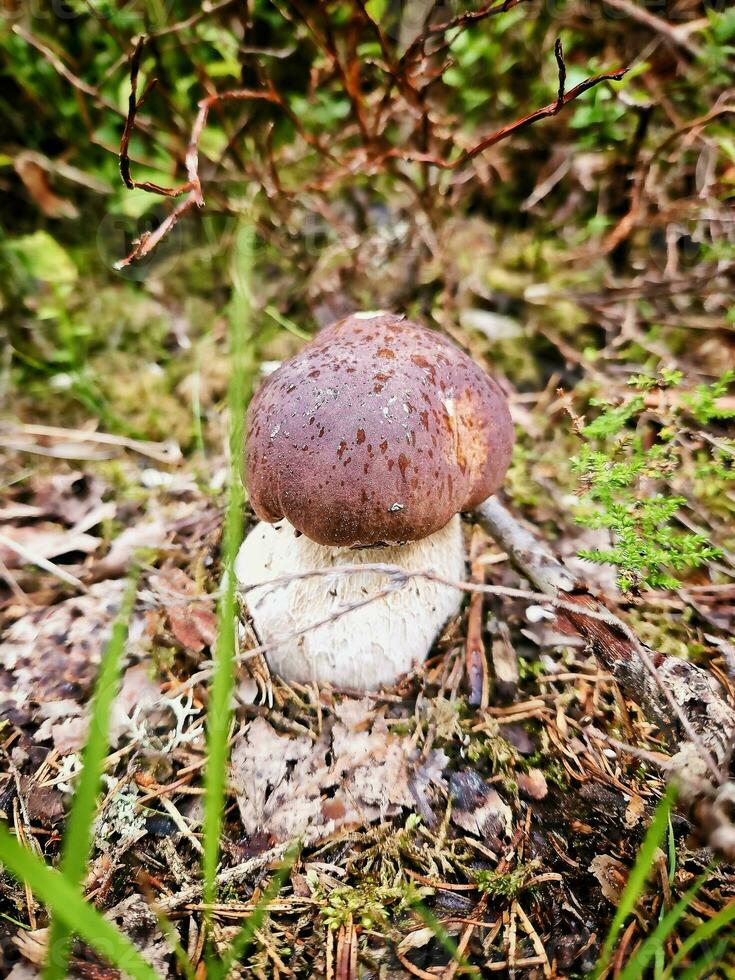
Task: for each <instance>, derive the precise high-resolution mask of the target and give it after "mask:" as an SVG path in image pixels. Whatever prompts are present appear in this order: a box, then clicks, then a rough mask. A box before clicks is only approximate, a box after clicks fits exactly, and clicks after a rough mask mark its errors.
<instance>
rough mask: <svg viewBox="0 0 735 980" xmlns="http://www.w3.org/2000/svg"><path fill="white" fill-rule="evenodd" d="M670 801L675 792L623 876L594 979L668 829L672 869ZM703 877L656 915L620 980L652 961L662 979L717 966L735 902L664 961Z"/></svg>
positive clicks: (632, 978) (633, 978)
mask: <svg viewBox="0 0 735 980" xmlns="http://www.w3.org/2000/svg"><path fill="white" fill-rule="evenodd" d="M674 802H675V791H674V790H672V789H671V788H670V789H669V790H668V792H667V793H666V795H665V796H664V798H663V799H662V800H661V802H660V803H659V805H658V807H657V808H656V812H655V813H654V815H653V820H652V821H651V824H650V826H649V828H648V830H647V832H646V836H645V837H644V839H643V843H642V844H641V847H640V849H639V851H638V856H637V857H636V861H635V864H634V865H633V868H632V870H631V872H630V874H629V876H628V881H627V884H626V886H625V888H624V890H623V894H622V895H621V897H620V901H619V902H618V907H617V910H616V912H615V916H614V918H613V922H612V925H611V926H610V931H609V932H608V935H607V938H606V939H605V942H604V943H603V946H602V949H601V951H600V956H599V959H598V961H597V965H596V967H595V971H594V974H593V975H594V977H595V978H599V977H602V976H603V975H604V974H605V972H606V970H607V969H608V967H609V966H610V963H611V961H612V958H613V954H614V951H615V944H616V941H617V938H618V935H619V934H620V932H621V930H622V928H623V926H624V924H625V922H626V920H627V919H628V917H629V916H630V915H631V914H633V912H634V910H635V907H636V905H637V903H638V901H639V899H640V897H641V895H642V894H643V891H644V889H645V887H646V881H647V879H648V877H649V874H650V871H651V867H652V866H653V858H654V854H655V852H656V850H657V848H659V847H660V846H661V845H662V843H663V840H664V836H665V835H666V833H667V831H668V834H669V865H670V867H671V868H673V866H674V861H675V854H676V852H675V847H674V841H673V831H672V827H671V810H672V807H673V805H674ZM708 873H709V871H705V872H704V873H703V874H702V875H701V876H700V877H699V878H698V879H697V880H696V881H695V882H694V884H693V885H692V886H691V887H690V888H689V889H688V891H687V892H685V894H684V895H682V897H681V898H680V899H679V901H678V902H677V903H676V904H675V905H673V906H672V907H671V908H670V909H669V911H668V912H666V913H665V914H662V915H661V916H659V920H658V925H657V926H656V928H655V929H654V930H653V931H652V932H651V933H650V934H649V936H648V937H647V938H646V939H645V940H644V942H643V943H642V944H641V945H640V946H639V947H638V948H637V949H636V951H635V953H634V954H633V955H632V956H631V957H630V958H629V959H628V961H627V963H625V965H624V967H623V969H622V970H621V972H620V973H619V974H617V975H618V976H619V977H620V980H642V978H643V977H644V976H647V975H648V974H647V970H648V969H649V967H650V965H651V963H652V961H653V962H654V963H655V965H656V970H655V975H656V977H661V978H664V980H668V978H669V977H672V976H685V975H686V976H691V977H700V976H705V975H708V974H707V972H706V967H707V966H708V965H712V963H713V962H716V959H717V957H719V956H722V955H723V954H724V952H725V950H726V948H727V946H728V943H729V939H728V930H729V928H730V924H731V923H732V922H733V920H735V902H733V903H730V904H729V905H726V906H725V907H724V908H723V909H721V910H720V911H719V912H718V913H717V914H716V915H714V916H712V918H710V919H707V920H706V921H705V922H704V923H702V924H701V925H700V926H698V927H697V928H696V929H695V930H694V932H692V933H691V935H689V936H688V937H687V938H686V939H685V940H684V942H682V943H681V945H680V946H679V948H678V951H677V952H676V954H675V955H674V957H673V958H672V959H670V960H669V962H668V963H667V962H666V959H665V949H666V943H667V940H668V939H669V938H670V937H671V936H672V935H673V933H674V930H675V929H676V927H677V925H678V924H679V922H680V921H681V920H682V919H683V918H684V916H685V915H687V914H688V913H689V912H690V911H691V907H692V902H693V901H694V899H695V898H696V896H697V893H698V892H699V890H700V888H701V887H702V885H703V884H704V883H705V881H706V880H707V876H708ZM715 939H717V940H718V942H717V943H716V944H715V946H714V947H712V948H710V949H705V952H704V953H703V955H702V956H701V957H700V959H699V960H697V961H696V962H695V963H694V964H693V965H692V966H691V968H690V969H689V970H688V971H687V972H686V973H684V972H681V973H677V972H675V971H676V970H677V968H678V967H680V965H681V964H682V963H683V962H684V961H685V959H686V958H687V956H688V955H689V954H690V953H691V952H693V951H695V950H697V948H698V947H700V946H702V945H703V944H705V943H708V942H709V941H711V940H715Z"/></svg>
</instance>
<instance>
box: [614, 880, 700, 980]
mask: <svg viewBox="0 0 735 980" xmlns="http://www.w3.org/2000/svg"><path fill="white" fill-rule="evenodd" d="M708 875H709V872H708V871H707V872H705V873H704V874H703V875H700V877H699V878H697V880H696V881H695V882H694V884H693V885H692V887H691V888H690V889H689V890H688V891H687V892H686V893H685V894H684V895H682V897H681V898H680V899H679V901H678V902H677V903H676V905H674V906H672V908H671V909H669V911H668V912H667V913H666V915H664V916H663V918H662V919H661V921H660V922H659V924H658V925H657V926H656V928H655V929H654V930H653V932H652V933H651V935H650V936H649V937H648V938H647V939H646V940H645V942H644V943H643V945H642V946H641V947H640V949H639V950H638V952H637V953H636V954H635V956H632V957H631V958H630V960H628V962H627V963H626V964H625V969H624V970H623V971H622V973H621V974H620V976H619V977H618V980H637V978H638V977H642V976H643V974H644V972H645V969H646V967H647V966H648V964H649V963H650V961H651V960H652V959H653V958H654V956H655V955H656V954H657V952H658V951H659V950H663V945H664V943H665V942H666V939H667V938H668V936H669V935H670V934H671V933H672V932H673V930H674V929H675V928H676V924H677V923H678V921H679V919H681V917H682V916H683V915H685V914H686V911H687V909H688V908H689V906H690V905H691V903H692V899H693V898H694V897H695V895H696V894H697V892H698V891H699V889H700V888H701V887H702V885H703V884H704V883H705V881H706V880H707V877H708Z"/></svg>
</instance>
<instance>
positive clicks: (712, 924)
mask: <svg viewBox="0 0 735 980" xmlns="http://www.w3.org/2000/svg"><path fill="white" fill-rule="evenodd" d="M733 921H735V902H731V903H730V904H729V905H726V906H725V908H724V909H720V911H719V912H718V913H717V914H716V915H713V916H712V918H711V919H707V921H706V922H703V923H702V925H701V926H698V928H696V929H695V930H694V932H693V933H692V934H691V936H687V938H686V939H685V940H684V942H683V943H682V944H681V946H680V947H679V949H678V950H677V953H676V956H675V957H674V958H673V959H672V961H671V962H670V963H669V965H668V967H667V969H666V974H665V976H666V977H667V978H668V977H671V976H674V970H675V969H676V968H677V967H678V966H679V964H680V963H681V961H682V960H683V959H685V958H686V957H687V956H688V955H689V953H691V951H692V950H693V949H696V947H697V946H699V944H700V943H706V942H707V940H709V939H712V938H713V937H714V936H716V935H717V933H718V932H720V930H722V929H724V928H725V927H726V926H729V925H730V923H731V922H733Z"/></svg>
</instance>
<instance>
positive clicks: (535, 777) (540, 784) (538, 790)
mask: <svg viewBox="0 0 735 980" xmlns="http://www.w3.org/2000/svg"><path fill="white" fill-rule="evenodd" d="M515 781H516V783H517V784H518V789H519V791H520V794H521V796H525V797H526V798H527V799H531V800H543V799H544V797H545V796H546V795H547V794H548V792H549V787H548V786H547V785H546V777H545V776H544V774H543V773H542V772H541V770H540V769H529V770H528V772H519V773H518V774H517V775H516V777H515Z"/></svg>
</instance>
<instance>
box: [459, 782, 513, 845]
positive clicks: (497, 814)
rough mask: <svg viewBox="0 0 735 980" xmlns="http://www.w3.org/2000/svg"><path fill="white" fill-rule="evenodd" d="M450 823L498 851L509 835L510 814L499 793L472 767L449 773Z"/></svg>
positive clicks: (511, 816) (511, 815) (510, 826)
mask: <svg viewBox="0 0 735 980" xmlns="http://www.w3.org/2000/svg"><path fill="white" fill-rule="evenodd" d="M449 793H450V795H451V797H452V822H453V823H455V824H456V825H457V826H458V827H460V828H461V829H462V830H464V831H466V832H467V833H468V834H474V835H475V837H481V838H482V839H483V840H485V841H486V842H487V844H488V846H489V847H491V848H492V849H493V850H500V848H501V846H502V845H503V842H504V841H505V840H506V839H507V838H508V837H510V834H511V828H512V819H513V814H512V812H511V809H510V807H509V806H508V804H507V803H506V802H505V801H504V800H503V799H502V797H501V796H500V794H499V793H498V792H497V791H496V790H494V789H493V788H492V786H488V785H487V783H486V782H485V781H484V780H483V779H482V777H481V776H480V775H479V774H478V773H476V772H475V771H474V770H473V769H467V770H465V771H464V772H455V773H452V777H451V779H450V780H449Z"/></svg>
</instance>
